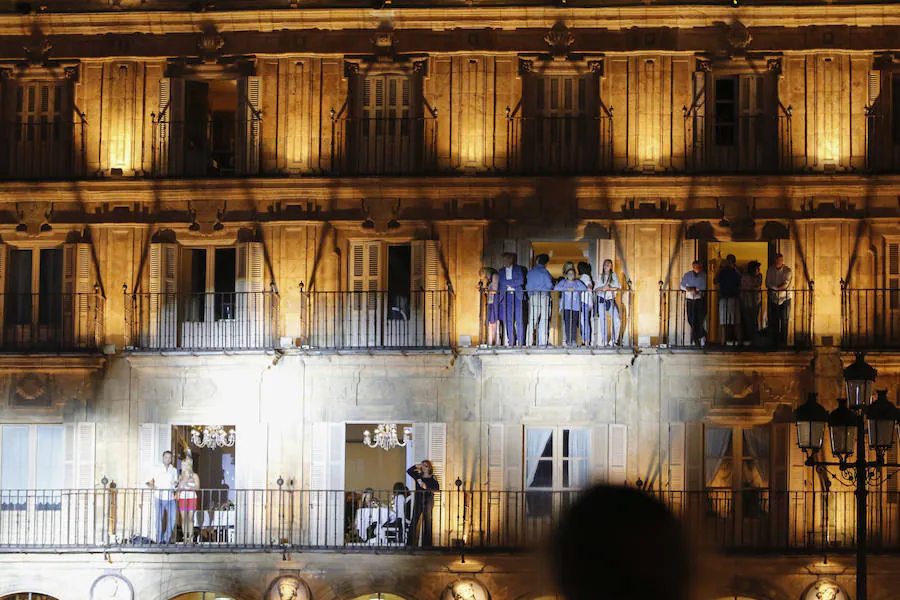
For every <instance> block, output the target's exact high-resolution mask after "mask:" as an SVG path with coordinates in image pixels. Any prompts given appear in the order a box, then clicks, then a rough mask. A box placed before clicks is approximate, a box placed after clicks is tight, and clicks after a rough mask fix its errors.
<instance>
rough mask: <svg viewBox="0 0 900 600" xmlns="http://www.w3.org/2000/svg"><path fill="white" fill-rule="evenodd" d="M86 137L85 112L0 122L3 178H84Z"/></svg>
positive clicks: (1, 170) (0, 171)
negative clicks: (71, 115)
mask: <svg viewBox="0 0 900 600" xmlns="http://www.w3.org/2000/svg"><path fill="white" fill-rule="evenodd" d="M86 136H87V121H86V120H85V119H84V116H83V115H76V117H75V120H74V121H73V120H72V118H69V119H64V118H63V117H61V116H60V117H57V118H55V119H47V118H46V117H35V120H29V121H21V120H19V121H12V122H0V178H3V179H81V178H84V177H85V176H86V175H87V162H86V155H85V153H84V148H85V138H86Z"/></svg>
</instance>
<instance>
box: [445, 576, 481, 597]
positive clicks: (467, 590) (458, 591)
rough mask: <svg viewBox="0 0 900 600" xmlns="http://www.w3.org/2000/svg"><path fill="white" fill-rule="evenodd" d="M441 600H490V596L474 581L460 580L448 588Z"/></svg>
mask: <svg viewBox="0 0 900 600" xmlns="http://www.w3.org/2000/svg"><path fill="white" fill-rule="evenodd" d="M441 600H490V594H488V592H487V590H486V589H485V588H484V586H483V585H481V584H480V583H478V582H477V581H475V580H474V579H460V580H458V581H454V582H453V583H451V584H450V585H448V586H447V588H446V589H445V590H444V594H443V596H442V599H441Z"/></svg>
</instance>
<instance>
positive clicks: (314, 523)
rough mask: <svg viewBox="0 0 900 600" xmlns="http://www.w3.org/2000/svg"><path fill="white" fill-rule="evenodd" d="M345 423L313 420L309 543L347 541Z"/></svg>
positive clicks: (338, 542) (334, 543) (331, 543)
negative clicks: (344, 505) (345, 520)
mask: <svg viewBox="0 0 900 600" xmlns="http://www.w3.org/2000/svg"><path fill="white" fill-rule="evenodd" d="M345 435H346V429H345V425H344V424H343V423H313V426H312V440H311V448H310V472H309V481H310V485H309V488H310V519H311V523H310V527H309V535H310V540H309V541H310V543H311V544H312V545H323V544H328V545H336V544H342V543H343V541H344V510H343V503H344V487H345V485H344V443H345V440H344V438H345Z"/></svg>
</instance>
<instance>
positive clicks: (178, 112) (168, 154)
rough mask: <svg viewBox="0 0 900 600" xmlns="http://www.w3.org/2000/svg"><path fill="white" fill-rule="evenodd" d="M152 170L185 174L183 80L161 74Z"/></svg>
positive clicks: (165, 173)
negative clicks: (162, 76)
mask: <svg viewBox="0 0 900 600" xmlns="http://www.w3.org/2000/svg"><path fill="white" fill-rule="evenodd" d="M156 122H157V124H156V132H155V139H154V140H153V143H154V152H153V160H154V165H153V166H154V172H155V173H156V174H157V175H161V176H167V175H173V176H179V175H182V174H183V173H184V80H183V79H180V78H178V77H164V78H162V79H160V80H159V101H158V103H157V113H156Z"/></svg>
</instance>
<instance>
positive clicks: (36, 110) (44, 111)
mask: <svg viewBox="0 0 900 600" xmlns="http://www.w3.org/2000/svg"><path fill="white" fill-rule="evenodd" d="M69 107H70V102H69V89H68V87H67V83H66V82H57V81H28V82H22V83H20V84H19V85H17V86H16V88H15V93H14V106H13V110H14V114H13V115H12V117H11V119H10V120H12V121H14V129H13V131H14V133H13V135H12V148H10V153H11V162H10V164H9V165H7V167H8V168H9V169H10V175H11V176H13V177H16V178H26V179H31V178H37V177H54V176H58V175H62V174H65V173H67V172H68V171H70V170H71V168H72V167H73V160H72V159H73V154H72V149H73V148H72V127H73V125H72V116H71V113H70V110H71V109H70V108H69Z"/></svg>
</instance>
